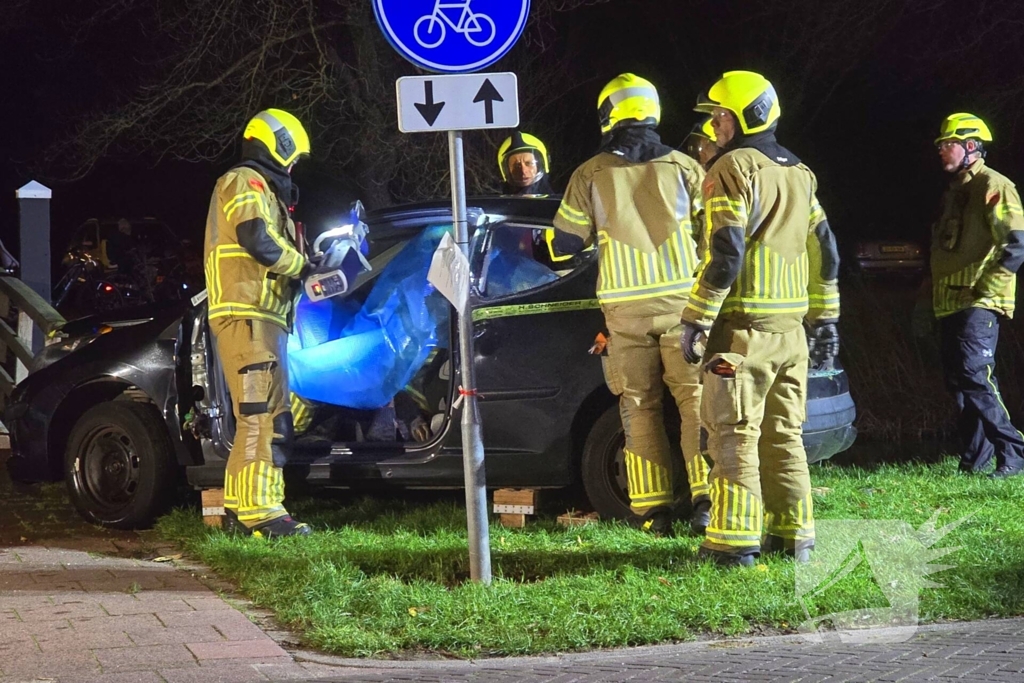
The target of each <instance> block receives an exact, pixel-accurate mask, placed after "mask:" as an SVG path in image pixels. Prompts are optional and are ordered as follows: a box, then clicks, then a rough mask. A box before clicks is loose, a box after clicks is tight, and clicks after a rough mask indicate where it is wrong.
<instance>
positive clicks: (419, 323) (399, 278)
mask: <svg viewBox="0 0 1024 683" xmlns="http://www.w3.org/2000/svg"><path fill="white" fill-rule="evenodd" d="M450 230H451V225H438V226H433V227H430V228H427V229H425V230H424V231H423V232H422V233H420V234H419V235H418V236H417V237H416V238H415V239H413V240H412V241H410V242H409V244H407V245H406V246H405V248H404V249H402V251H401V252H399V254H398V256H396V257H395V258H394V259H393V260H392V261H391V262H390V263H389V264H388V265H387V266H386V267H385V268H384V270H383V271H382V272H381V273H380V275H379V276H378V277H377V280H376V282H375V283H374V285H373V289H372V290H371V291H370V294H369V296H368V297H367V299H366V301H365V302H364V303H363V304H362V305H360V304H359V303H358V302H357V301H354V300H352V299H345V298H338V297H336V298H334V299H327V300H324V301H319V302H313V301H310V300H309V299H308V298H307V297H306V295H305V294H304V293H303V295H302V297H301V298H300V299H299V303H298V305H297V307H296V313H295V329H294V331H293V332H292V334H291V336H290V337H289V339H288V378H289V383H290V388H291V390H292V391H294V392H295V393H296V394H298V395H299V396H302V397H303V398H305V399H309V400H313V401H320V402H322V403H329V404H332V405H338V406H345V407H348V408H358V409H364V410H373V409H376V408H380V407H383V406H385V405H387V404H388V403H389V402H390V401H391V399H393V398H394V397H395V395H396V394H398V392H400V391H401V390H402V389H403V388H405V387H406V386H407V385H408V384H409V382H410V381H412V379H413V377H415V375H416V373H417V371H419V369H420V368H421V367H422V366H423V364H424V363H425V362H426V360H427V358H428V357H429V356H430V353H431V351H432V350H433V349H434V348H437V347H440V348H446V347H447V345H448V330H449V312H450V310H451V309H450V307H449V304H448V302H447V301H446V300H445V299H444V297H443V296H442V295H441V294H440V293H439V292H437V290H436V289H435V288H434V286H433V285H431V284H430V283H429V282H428V281H427V272H428V271H429V270H430V261H431V259H432V258H433V255H434V251H435V250H436V249H437V245H438V244H439V243H440V241H441V237H442V236H443V235H444V233H445V232H449V231H450ZM531 235H532V231H529V230H522V229H506V228H499V229H497V230H495V231H494V234H493V235H492V242H491V246H490V250H489V252H488V256H487V259H488V260H487V265H486V269H487V271H486V272H487V278H486V280H487V292H486V297H487V298H494V297H498V296H505V295H508V294H514V293H516V292H521V291H524V290H526V289H531V288H534V287H539V286H540V285H543V284H545V283H547V282H552V281H554V280H557V279H558V276H557V275H556V274H555V273H554V272H553V271H552V270H551V269H549V268H547V267H546V266H544V265H542V264H540V263H537V262H536V261H535V260H534V259H533V257H532V241H531Z"/></svg>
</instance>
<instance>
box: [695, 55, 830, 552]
mask: <svg viewBox="0 0 1024 683" xmlns="http://www.w3.org/2000/svg"><path fill="white" fill-rule="evenodd" d="M696 111H699V112H703V113H708V114H711V116H712V119H711V120H712V126H714V130H715V136H716V138H717V144H718V146H719V147H720V148H721V149H722V150H723V154H722V155H721V156H719V157H718V159H717V160H716V161H715V162H714V164H712V166H711V168H710V169H709V170H708V175H707V179H706V180H705V182H704V202H705V210H706V212H707V220H706V230H707V236H706V239H707V243H708V245H709V253H708V257H707V258H705V259H704V261H703V262H702V263H701V271H700V273H699V274H698V277H697V283H696V284H695V285H694V287H693V291H691V292H690V299H689V303H688V304H687V306H686V309H685V310H684V311H683V316H682V322H683V326H684V332H683V335H682V339H681V343H682V347H683V355H684V356H685V357H686V360H687V361H689V362H690V363H695V364H696V363H700V364H701V365H700V368H701V373H702V380H703V386H704V396H703V403H702V405H701V418H702V422H703V424H704V427H705V429H706V430H707V432H708V450H709V453H710V457H711V460H712V466H711V473H710V484H711V504H712V510H711V523H710V524H709V525H708V528H707V533H706V537H705V540H704V543H703V545H702V547H701V550H700V555H701V556H703V557H710V558H712V559H714V560H715V561H716V562H718V563H720V564H726V565H731V564H739V565H751V564H753V563H754V561H755V558H756V557H757V556H758V555H759V554H760V553H761V552H762V550H763V551H764V552H786V553H787V554H789V555H791V556H795V557H796V558H797V559H798V560H800V561H806V560H807V559H808V557H809V551H810V549H811V548H812V547H813V545H814V517H813V512H812V508H811V485H810V477H809V475H808V470H807V454H806V453H805V451H804V446H803V440H802V424H803V422H804V420H805V403H806V398H807V368H808V340H809V339H810V340H812V341H813V350H812V356H813V359H814V360H815V361H816V362H819V363H822V364H831V362H832V360H833V358H834V357H835V355H836V354H837V353H838V350H839V337H838V332H837V329H836V323H837V322H838V320H839V291H838V285H837V278H838V274H839V255H838V253H837V251H836V244H835V237H834V235H833V234H832V230H831V229H830V228H829V225H828V221H827V220H826V219H825V212H824V211H823V210H822V208H821V205H820V204H819V203H818V200H817V197H816V192H817V181H816V179H815V176H814V174H813V173H812V172H811V170H810V169H809V168H808V167H807V166H805V165H804V164H802V163H801V162H800V160H799V159H798V158H797V157H796V155H795V154H793V153H792V152H791V151H789V150H788V149H786V148H784V147H782V146H781V145H779V143H778V142H777V141H776V140H775V128H776V125H777V121H778V119H779V115H780V108H779V98H778V95H777V94H776V92H775V88H774V87H772V84H771V83H770V82H769V81H768V80H767V79H766V78H764V77H763V76H761V75H760V74H756V73H752V72H749V71H731V72H728V73H726V74H725V75H724V76H723V77H722V78H721V79H720V80H719V81H718V82H717V83H715V84H714V85H713V86H712V87H711V90H710V91H709V92H708V93H707V94H705V95H703V96H702V97H700V98H699V99H698V101H697V106H696ZM804 324H806V325H807V326H808V329H809V330H810V332H808V333H807V334H805V332H804V327H803V325H804ZM705 337H706V339H705ZM705 341H706V344H707V348H706V350H704V349H702V348H701V347H702V344H703V343H704V342H705ZM762 532H763V534H764V538H763V539H762Z"/></svg>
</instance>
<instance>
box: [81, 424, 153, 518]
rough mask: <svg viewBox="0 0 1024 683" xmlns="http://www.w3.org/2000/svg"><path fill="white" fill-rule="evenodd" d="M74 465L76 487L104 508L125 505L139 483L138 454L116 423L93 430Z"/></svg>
mask: <svg viewBox="0 0 1024 683" xmlns="http://www.w3.org/2000/svg"><path fill="white" fill-rule="evenodd" d="M75 469H76V471H75V477H76V479H77V480H78V488H79V489H80V490H81V491H82V492H83V493H85V494H86V495H87V496H88V497H89V498H90V499H92V500H93V501H94V502H95V503H96V504H98V505H99V506H100V507H103V508H107V509H111V508H122V507H124V506H125V505H126V504H127V503H130V502H131V500H132V498H133V497H134V496H135V493H136V492H137V490H138V487H139V455H138V453H137V452H136V449H135V445H134V444H133V443H132V440H131V438H130V437H129V436H128V434H126V433H125V431H124V430H122V429H120V428H118V427H101V428H99V429H97V430H96V431H95V432H93V433H92V434H91V435H90V436H89V438H87V439H86V441H85V443H84V444H83V447H82V451H81V455H80V456H79V459H78V463H77V467H76V468H75Z"/></svg>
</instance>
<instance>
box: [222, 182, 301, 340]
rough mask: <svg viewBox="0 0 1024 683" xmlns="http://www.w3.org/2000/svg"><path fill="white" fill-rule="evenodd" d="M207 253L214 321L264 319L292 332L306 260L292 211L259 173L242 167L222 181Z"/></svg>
mask: <svg viewBox="0 0 1024 683" xmlns="http://www.w3.org/2000/svg"><path fill="white" fill-rule="evenodd" d="M204 251H205V253H204V260H205V264H206V283H207V290H208V292H207V294H208V296H209V317H210V320H217V319H220V318H224V319H246V320H262V321H266V322H270V323H273V324H275V325H277V326H279V327H281V328H283V329H285V330H288V329H290V327H291V313H292V298H293V296H294V294H295V288H294V282H295V280H296V279H297V278H298V277H299V276H300V274H301V273H302V270H303V267H304V266H305V265H306V259H305V257H304V256H303V255H302V253H301V252H300V251H299V249H298V248H297V247H296V236H295V224H294V223H293V222H292V220H291V217H290V216H289V215H288V209H287V208H286V207H285V205H284V203H283V202H282V201H281V200H280V199H279V198H278V197H276V196H275V194H274V192H273V191H272V190H271V188H270V186H269V184H268V182H267V180H266V179H265V178H264V177H263V176H262V175H260V174H259V173H258V172H257V171H255V170H254V169H252V168H248V167H245V166H239V167H236V168H233V169H231V170H230V171H228V172H227V173H226V174H224V175H223V176H221V178H220V179H219V180H218V182H217V187H216V189H215V190H214V193H213V198H212V200H211V202H210V209H209V214H208V217H207V232H206V245H205V250H204Z"/></svg>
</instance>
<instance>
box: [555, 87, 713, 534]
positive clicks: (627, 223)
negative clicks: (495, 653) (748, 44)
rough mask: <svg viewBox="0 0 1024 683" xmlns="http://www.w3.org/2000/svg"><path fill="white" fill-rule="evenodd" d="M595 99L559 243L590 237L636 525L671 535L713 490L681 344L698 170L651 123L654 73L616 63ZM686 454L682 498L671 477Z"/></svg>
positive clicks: (694, 385) (694, 376)
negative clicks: (677, 456) (595, 140)
mask: <svg viewBox="0 0 1024 683" xmlns="http://www.w3.org/2000/svg"><path fill="white" fill-rule="evenodd" d="M597 104H598V112H599V117H600V123H601V133H602V135H603V138H602V141H601V148H600V150H599V151H598V153H597V155H596V156H594V157H593V158H591V159H590V160H589V161H586V162H585V163H584V164H583V165H581V166H580V167H579V168H577V169H576V171H575V172H574V173H573V175H572V179H571V180H570V181H569V186H568V188H567V189H566V191H565V196H564V199H563V201H562V204H561V206H560V207H559V209H558V213H557V215H556V216H555V221H554V225H555V228H556V231H555V232H556V236H555V239H554V246H555V248H556V249H557V250H559V251H562V252H569V251H579V250H581V249H583V248H584V247H585V246H587V245H589V244H592V243H596V244H597V249H598V261H599V264H600V266H599V276H598V283H597V298H598V300H599V301H600V303H601V308H602V310H603V312H604V316H605V323H606V327H607V329H608V331H609V333H610V334H609V337H608V342H607V346H606V350H607V357H606V358H603V359H602V360H603V361H604V366H605V368H604V369H605V377H606V379H607V382H608V387H609V389H611V391H612V393H613V394H616V395H618V396H619V411H620V413H621V416H622V424H623V427H624V428H625V432H626V448H625V456H626V471H627V474H628V479H629V497H630V503H631V510H632V512H633V513H634V515H635V516H636V519H637V521H638V522H639V523H640V525H641V527H642V528H644V529H647V530H649V531H652V532H655V533H661V534H665V535H670V534H671V533H672V522H673V521H674V519H675V518H676V517H677V516H678V515H679V514H680V513H681V512H682V511H684V510H686V509H690V517H689V521H690V527H691V529H692V530H693V531H694V532H695V533H703V532H704V527H705V526H706V525H707V520H708V510H709V509H710V500H709V498H708V485H707V465H706V463H705V462H704V460H703V458H702V457H701V455H700V394H701V387H700V381H699V372H698V370H697V368H694V367H693V366H690V365H688V364H687V363H686V362H684V361H683V359H682V358H681V357H680V355H679V349H678V347H677V344H678V339H679V334H680V331H681V329H682V328H681V326H680V324H679V314H680V313H681V312H682V310H683V307H684V306H685V305H686V301H687V297H688V296H689V291H690V287H691V286H692V284H693V281H694V280H693V276H694V272H695V271H696V268H697V264H698V262H699V258H698V255H697V239H696V236H695V234H694V233H695V231H696V230H698V229H699V226H698V225H696V224H695V220H694V217H695V216H696V215H697V214H698V213H699V211H700V208H701V190H700V188H701V182H702V181H703V179H704V170H703V169H702V168H701V167H700V165H699V164H698V163H697V162H696V161H694V160H693V159H691V158H690V157H688V156H686V155H685V154H683V153H681V152H677V151H675V150H673V149H672V148H670V147H668V146H666V145H664V144H662V142H661V139H660V137H659V136H658V133H657V132H656V130H655V128H656V126H657V125H658V123H659V122H660V120H661V105H660V101H659V98H658V91H657V90H656V89H655V87H654V86H653V85H652V84H651V83H650V82H649V81H647V80H645V79H643V78H640V77H638V76H635V75H633V74H629V73H627V74H622V75H620V76H618V77H617V78H615V79H613V80H612V81H611V82H610V83H608V84H607V85H606V86H605V87H604V89H603V90H602V91H601V94H600V96H599V97H598V103H597ZM666 385H667V386H668V388H669V389H670V391H671V393H672V395H673V397H674V398H675V401H676V405H677V407H678V409H679V412H680V416H681V418H682V434H681V446H682V451H683V460H684V462H682V463H676V462H674V460H673V457H672V449H671V447H670V445H669V441H668V436H667V435H666V432H665V425H664V422H663V412H662V397H663V395H664V390H665V386H666ZM682 465H685V470H686V478H687V480H688V482H689V489H690V500H688V501H684V500H680V496H679V494H678V492H677V490H676V487H675V482H676V481H677V480H678V481H681V480H682V476H681V475H682V472H681V471H680V469H681V467H680V466H682ZM691 506H692V507H691Z"/></svg>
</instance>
